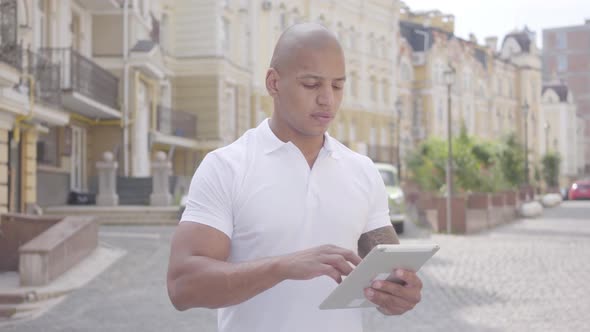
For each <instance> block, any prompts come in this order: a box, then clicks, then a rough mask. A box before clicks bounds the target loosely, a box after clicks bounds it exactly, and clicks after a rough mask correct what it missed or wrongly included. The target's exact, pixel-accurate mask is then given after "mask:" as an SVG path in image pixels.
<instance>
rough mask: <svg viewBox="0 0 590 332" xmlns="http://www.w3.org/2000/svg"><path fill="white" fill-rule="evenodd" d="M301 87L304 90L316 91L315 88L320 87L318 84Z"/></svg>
mask: <svg viewBox="0 0 590 332" xmlns="http://www.w3.org/2000/svg"><path fill="white" fill-rule="evenodd" d="M303 86H304V87H305V88H306V89H316V88H317V87H319V86H320V85H319V84H303Z"/></svg>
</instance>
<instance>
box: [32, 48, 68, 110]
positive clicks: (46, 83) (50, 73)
mask: <svg viewBox="0 0 590 332" xmlns="http://www.w3.org/2000/svg"><path fill="white" fill-rule="evenodd" d="M25 54H26V60H25V63H26V67H25V68H24V69H25V71H26V72H27V73H28V74H30V75H32V76H33V77H34V78H35V97H36V98H37V100H39V101H40V102H41V103H44V104H47V105H51V106H57V107H60V106H61V105H62V103H61V95H62V93H61V89H60V85H59V83H60V73H61V70H60V69H61V68H60V65H58V64H55V63H52V62H51V61H50V60H49V59H48V58H47V57H45V56H43V55H41V54H38V53H35V52H33V51H31V50H27V51H26V53H25ZM29 88H30V86H29Z"/></svg>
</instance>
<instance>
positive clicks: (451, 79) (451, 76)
mask: <svg viewBox="0 0 590 332" xmlns="http://www.w3.org/2000/svg"><path fill="white" fill-rule="evenodd" d="M456 73H457V71H456V70H455V68H454V67H453V66H452V65H451V64H450V63H449V68H448V69H447V70H445V72H444V78H445V83H446V84H447V174H446V175H447V176H446V178H447V181H446V182H447V183H446V185H447V233H448V234H451V216H452V215H453V214H452V213H451V212H452V211H451V200H452V196H453V144H452V143H453V142H452V138H453V137H452V136H453V131H452V123H451V119H452V117H451V114H452V113H451V106H452V105H451V87H452V86H453V84H454V83H455V75H456Z"/></svg>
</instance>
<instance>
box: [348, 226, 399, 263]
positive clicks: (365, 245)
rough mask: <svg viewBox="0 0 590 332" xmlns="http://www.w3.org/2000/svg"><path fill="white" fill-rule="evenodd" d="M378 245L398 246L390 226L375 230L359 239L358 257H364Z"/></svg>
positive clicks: (397, 240)
mask: <svg viewBox="0 0 590 332" xmlns="http://www.w3.org/2000/svg"><path fill="white" fill-rule="evenodd" d="M378 244H399V239H398V238H397V234H396V233H395V230H394V229H393V227H392V226H386V227H381V228H377V229H375V230H372V231H370V232H367V233H365V234H363V235H361V237H360V238H359V241H358V247H359V256H361V257H363V258H364V257H365V256H366V255H367V254H368V253H369V251H371V249H373V247H375V246H376V245H378Z"/></svg>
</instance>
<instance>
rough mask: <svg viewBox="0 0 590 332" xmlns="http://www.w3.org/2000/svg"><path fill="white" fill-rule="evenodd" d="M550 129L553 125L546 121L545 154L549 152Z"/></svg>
mask: <svg viewBox="0 0 590 332" xmlns="http://www.w3.org/2000/svg"><path fill="white" fill-rule="evenodd" d="M549 129H551V125H550V124H549V122H545V154H547V153H549Z"/></svg>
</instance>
